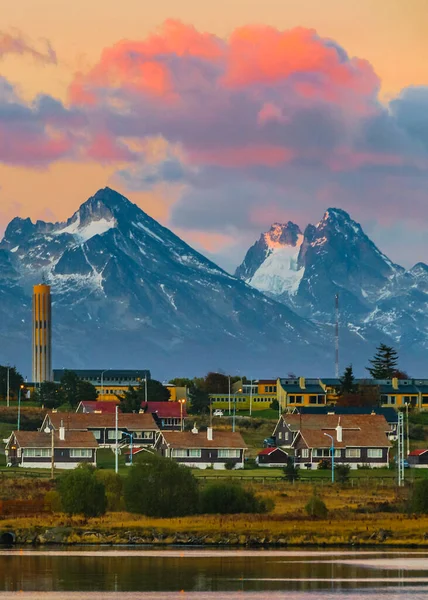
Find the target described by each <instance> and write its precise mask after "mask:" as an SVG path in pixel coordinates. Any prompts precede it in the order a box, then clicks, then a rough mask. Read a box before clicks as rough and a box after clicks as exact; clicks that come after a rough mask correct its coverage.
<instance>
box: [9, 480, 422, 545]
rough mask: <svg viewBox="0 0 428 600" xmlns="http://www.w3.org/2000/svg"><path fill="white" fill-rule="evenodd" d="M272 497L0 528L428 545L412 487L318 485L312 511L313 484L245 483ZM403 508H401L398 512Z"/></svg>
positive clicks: (22, 539)
mask: <svg viewBox="0 0 428 600" xmlns="http://www.w3.org/2000/svg"><path fill="white" fill-rule="evenodd" d="M246 485H248V486H249V487H251V488H252V489H253V490H254V491H255V492H256V493H257V495H259V496H261V497H266V498H271V499H273V500H274V502H275V508H274V510H273V511H272V512H271V513H268V514H262V515H253V514H248V515H246V514H238V515H192V516H187V517H180V518H172V519H160V518H149V517H145V516H143V515H135V514H130V513H126V512H110V513H107V514H106V515H104V516H103V517H99V518H93V519H85V518H82V517H68V516H66V515H63V514H59V513H50V514H44V515H38V516H33V517H25V516H22V517H7V516H3V517H2V518H1V519H0V536H1V534H2V533H4V532H10V533H13V534H14V536H15V543H16V544H18V545H23V546H24V545H30V544H35V545H44V544H64V545H80V544H94V545H101V544H107V545H124V544H125V545H130V544H131V545H141V546H148V545H152V546H153V545H154V546H162V547H165V546H173V545H187V546H216V547H224V546H240V547H252V546H254V547H257V546H263V547H287V546H344V547H345V546H346V547H356V546H358V547H360V546H364V547H366V546H382V547H383V546H390V547H392V546H395V547H428V516H415V515H409V514H406V513H405V512H403V511H402V509H401V507H402V506H404V505H405V502H406V495H407V490H406V489H403V488H400V489H397V488H394V487H392V486H380V485H372V486H370V487H367V486H358V487H354V488H352V487H343V486H337V485H331V484H330V485H325V486H324V487H323V488H322V489H321V488H320V487H317V493H319V494H320V495H321V497H322V499H323V500H324V502H325V503H326V505H327V508H328V510H329V514H328V516H327V518H325V519H323V520H316V519H312V518H310V517H308V515H307V514H306V512H305V510H304V506H305V504H306V503H307V501H308V500H309V498H310V496H311V495H312V493H313V489H312V486H308V485H307V484H303V483H299V484H294V485H291V484H287V483H285V482H281V483H277V482H273V483H270V484H268V485H267V484H266V485H261V484H258V483H251V484H246ZM400 511H401V512H400Z"/></svg>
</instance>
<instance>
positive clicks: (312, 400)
mask: <svg viewBox="0 0 428 600" xmlns="http://www.w3.org/2000/svg"><path fill="white" fill-rule="evenodd" d="M316 403H317V397H316V396H309V404H316Z"/></svg>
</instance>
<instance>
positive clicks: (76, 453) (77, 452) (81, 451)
mask: <svg viewBox="0 0 428 600" xmlns="http://www.w3.org/2000/svg"><path fill="white" fill-rule="evenodd" d="M91 457H92V450H91V449H90V448H72V449H71V450H70V458H91Z"/></svg>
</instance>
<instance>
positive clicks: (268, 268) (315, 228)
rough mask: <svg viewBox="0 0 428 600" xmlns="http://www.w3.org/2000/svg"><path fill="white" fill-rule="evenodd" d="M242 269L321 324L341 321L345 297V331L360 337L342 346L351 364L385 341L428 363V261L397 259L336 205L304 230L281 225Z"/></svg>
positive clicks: (240, 273) (243, 275)
mask: <svg viewBox="0 0 428 600" xmlns="http://www.w3.org/2000/svg"><path fill="white" fill-rule="evenodd" d="M235 275H236V277H239V278H240V279H242V280H244V281H246V282H247V283H248V284H249V285H251V286H254V287H255V288H256V289H258V290H260V291H262V292H263V293H264V294H266V295H267V296H269V297H270V298H273V299H275V300H277V301H278V302H282V303H283V304H285V305H286V306H288V307H290V308H291V309H292V310H293V311H294V312H295V313H296V314H298V315H299V316H301V317H304V318H306V319H308V320H310V321H311V322H312V323H314V324H321V323H324V324H325V325H326V326H328V325H330V326H332V325H333V323H334V321H335V297H336V295H338V296H339V306H340V317H339V319H340V320H339V323H340V332H341V333H340V335H341V336H342V337H345V336H346V334H353V335H354V341H353V342H352V345H351V346H348V345H347V342H346V343H345V344H341V346H342V348H341V355H342V357H344V356H345V357H346V358H345V360H346V362H348V363H349V362H353V363H354V364H356V365H357V366H361V362H362V361H361V357H360V356H359V352H360V350H361V349H364V352H365V356H368V354H367V352H368V350H367V349H368V348H370V347H371V346H373V345H374V344H378V343H379V341H383V342H386V343H389V344H392V345H393V346H395V347H396V348H398V349H399V351H400V354H401V356H402V358H403V361H404V363H405V364H406V365H407V368H408V370H411V371H414V369H420V370H421V372H423V371H422V369H425V368H426V359H427V349H428V337H427V336H428V314H427V309H428V266H427V265H426V264H424V263H417V264H416V265H415V266H414V267H412V268H411V269H408V270H406V269H405V268H403V267H401V266H400V265H397V264H395V263H393V262H392V261H391V260H390V259H389V258H388V257H387V256H385V254H383V253H382V252H381V251H380V250H379V249H378V248H377V247H376V245H375V244H374V243H373V242H372V241H371V240H370V239H369V237H368V236H367V235H366V234H365V233H364V231H363V229H362V227H361V225H360V224H358V223H357V222H355V221H354V220H353V219H352V218H351V217H350V216H349V214H348V213H346V212H345V211H343V210H340V209H337V208H329V209H328V210H327V211H326V212H325V214H324V216H323V217H322V219H321V221H320V222H319V223H318V224H317V225H307V227H306V228H305V229H304V231H303V233H302V231H301V229H300V227H299V226H298V225H296V224H295V223H292V222H288V223H274V224H273V225H272V227H271V229H270V230H269V231H268V232H266V233H264V234H262V235H261V237H260V239H259V240H258V241H257V242H256V243H255V244H254V245H253V246H252V247H251V248H250V249H249V250H248V252H247V254H246V256H245V259H244V261H243V262H242V264H241V265H240V266H239V267H238V269H237V270H236V273H235ZM357 338H359V340H360V343H359V344H358V346H359V348H358V349H356V348H355V347H354V345H353V344H354V343H355V341H356V339H357ZM348 339H349V341H352V340H351V339H350V338H348Z"/></svg>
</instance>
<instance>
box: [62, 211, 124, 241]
mask: <svg viewBox="0 0 428 600" xmlns="http://www.w3.org/2000/svg"><path fill="white" fill-rule="evenodd" d="M114 227H116V219H114V218H111V219H106V218H104V217H102V218H100V219H98V220H93V221H89V222H87V223H84V224H83V223H81V221H80V214H79V213H77V215H76V219H75V220H74V221H73V222H72V223H70V224H69V225H67V226H66V227H64V228H62V229H59V230H57V231H55V234H56V235H61V234H64V233H69V234H71V235H73V236H75V237H76V238H77V239H78V241H79V242H81V243H84V242H87V241H88V240H90V239H91V238H93V237H94V236H96V235H102V234H103V233H106V232H107V231H109V230H110V229H113V228H114Z"/></svg>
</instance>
